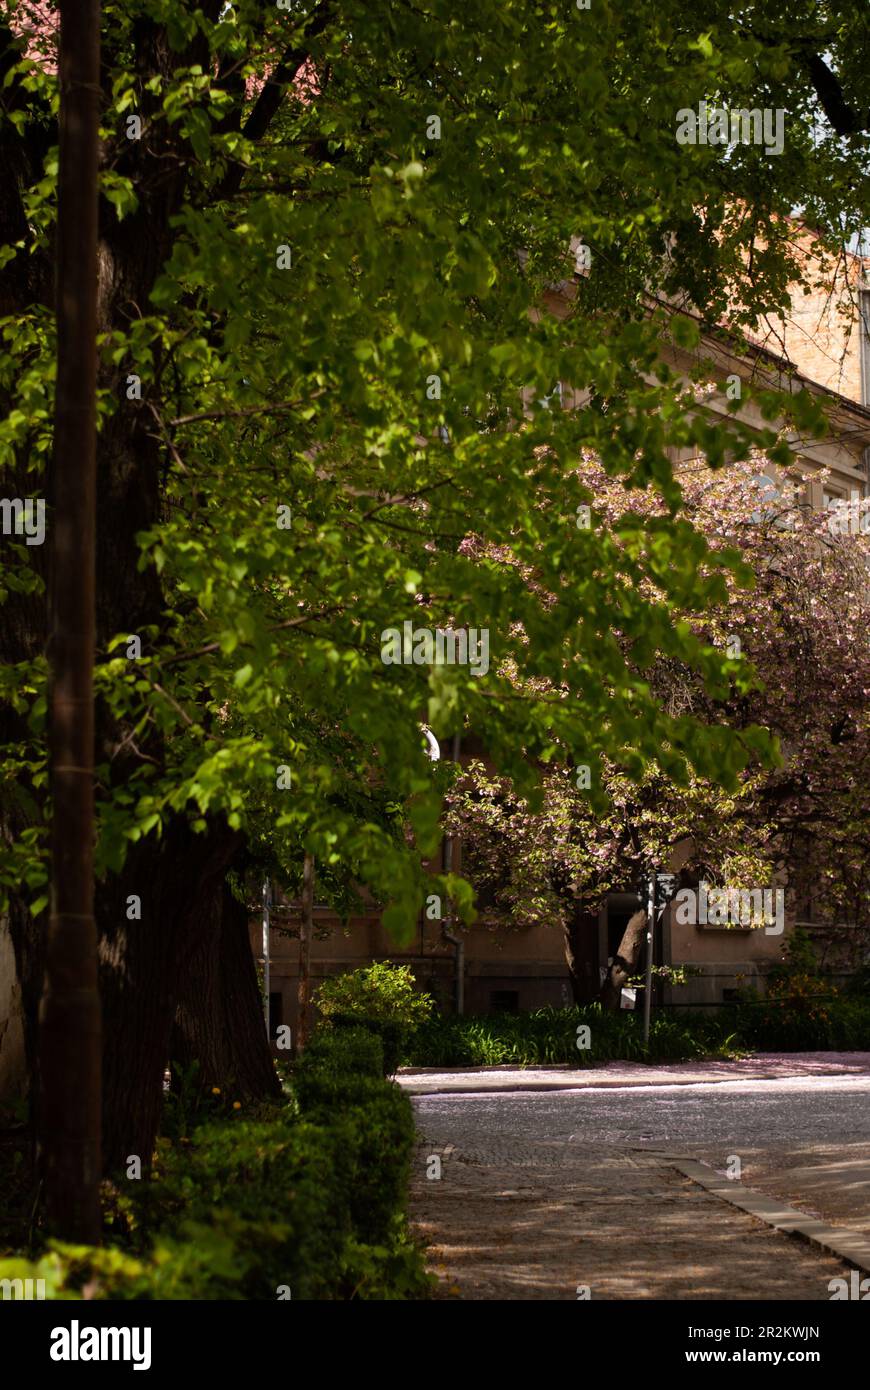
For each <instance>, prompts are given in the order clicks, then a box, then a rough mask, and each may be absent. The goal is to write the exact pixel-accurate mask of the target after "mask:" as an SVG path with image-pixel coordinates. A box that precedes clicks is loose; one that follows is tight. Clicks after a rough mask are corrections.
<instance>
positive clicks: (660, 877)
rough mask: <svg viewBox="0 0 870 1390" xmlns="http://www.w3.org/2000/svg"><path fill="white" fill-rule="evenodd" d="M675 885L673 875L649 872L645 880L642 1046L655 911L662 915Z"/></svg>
mask: <svg viewBox="0 0 870 1390" xmlns="http://www.w3.org/2000/svg"><path fill="white" fill-rule="evenodd" d="M676 883H677V880H676V877H675V875H674V874H657V873H653V872H651V873H650V874H649V875H648V876H647V880H646V901H647V909H646V972H645V979H644V993H643V1041H644V1046H646V1044H647V1043H648V1042H649V1025H650V1014H651V1012H652V974H653V953H654V945H655V929H656V909H658V912H659V915H662V914H663V913H664V911H665V908H666V907H667V905H668V903H669V902H670V900H671V898H672V897H673V896H674V890H675V888H676Z"/></svg>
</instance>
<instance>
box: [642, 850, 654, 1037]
mask: <svg viewBox="0 0 870 1390" xmlns="http://www.w3.org/2000/svg"><path fill="white" fill-rule="evenodd" d="M655 920H656V876H655V874H654V873H651V874H650V876H649V878H648V879H647V889H646V973H645V976H644V990H643V1041H644V1046H646V1044H647V1043H648V1042H649V1025H650V1010H651V1008H652V967H653V938H654V935H655Z"/></svg>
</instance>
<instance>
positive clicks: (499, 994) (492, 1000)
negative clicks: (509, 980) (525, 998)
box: [489, 989, 520, 1014]
mask: <svg viewBox="0 0 870 1390" xmlns="http://www.w3.org/2000/svg"><path fill="white" fill-rule="evenodd" d="M489 1009H490V1013H494V1014H518V1013H519V1011H520V992H519V990H518V989H494V990H493V991H492V992H491V994H490V996H489Z"/></svg>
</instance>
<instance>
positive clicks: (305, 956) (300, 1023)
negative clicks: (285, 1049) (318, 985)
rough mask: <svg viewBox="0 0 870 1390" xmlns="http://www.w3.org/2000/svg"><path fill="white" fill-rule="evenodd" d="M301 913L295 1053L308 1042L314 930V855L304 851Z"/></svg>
mask: <svg viewBox="0 0 870 1390" xmlns="http://www.w3.org/2000/svg"><path fill="white" fill-rule="evenodd" d="M301 906H302V911H301V916H300V920H299V989H298V993H297V996H296V998H297V1003H298V1010H297V1018H296V1053H297V1055H298V1054H299V1053H300V1052H301V1051H302V1049H303V1047H304V1046H305V1043H306V1041H307V1040H308V1010H309V1008H310V1007H311V934H312V932H313V930H314V855H313V854H309V852H308V851H307V850H306V851H305V858H304V860H303V861H302V905H301Z"/></svg>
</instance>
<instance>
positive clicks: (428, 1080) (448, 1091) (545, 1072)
mask: <svg viewBox="0 0 870 1390" xmlns="http://www.w3.org/2000/svg"><path fill="white" fill-rule="evenodd" d="M860 1075H870V1052H764V1053H758V1054H757V1055H756V1056H754V1057H746V1058H743V1059H742V1060H741V1061H738V1062H671V1063H664V1064H662V1065H654V1066H645V1065H644V1064H643V1063H638V1062H604V1063H602V1064H601V1066H597V1067H571V1066H569V1065H567V1064H562V1065H559V1066H552V1067H519V1066H499V1067H456V1068H454V1069H452V1070H444V1069H443V1068H439V1067H402V1068H400V1070H399V1072H398V1074H397V1076H396V1080H397V1081H398V1083H399V1085H400V1086H401V1087H402V1088H403V1090H405V1091H407V1092H408V1094H409V1095H412V1096H429V1095H464V1094H469V1095H474V1094H478V1093H482V1092H493V1091H574V1090H580V1089H583V1088H586V1087H593V1088H597V1087H603V1086H691V1085H697V1084H699V1083H703V1082H714V1083H715V1082H717V1081H781V1080H784V1079H787V1078H798V1077H807V1076H860Z"/></svg>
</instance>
